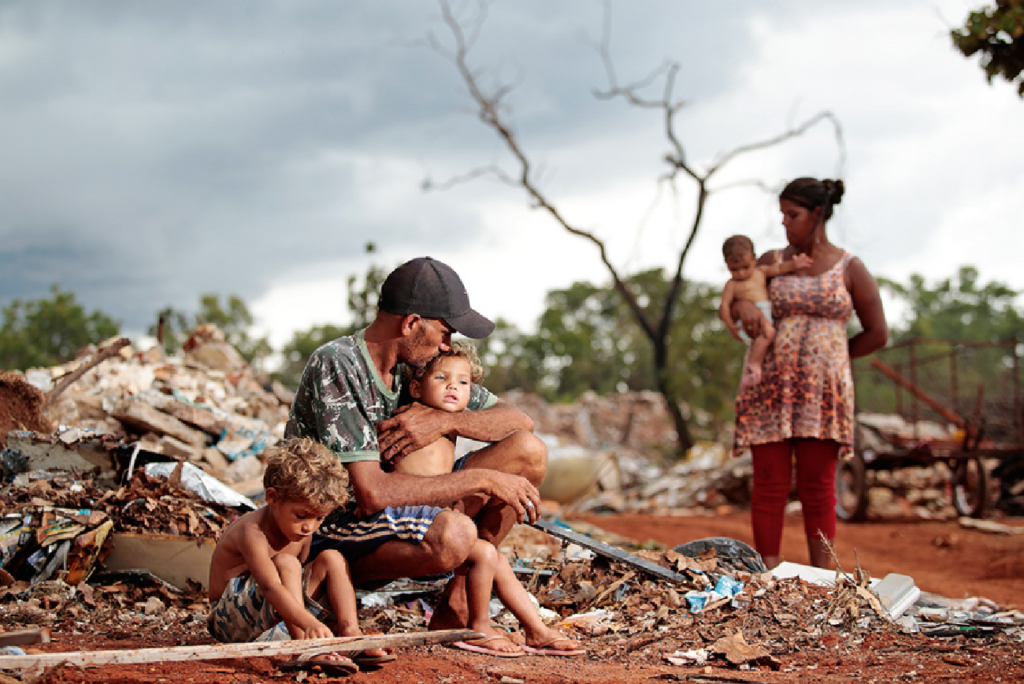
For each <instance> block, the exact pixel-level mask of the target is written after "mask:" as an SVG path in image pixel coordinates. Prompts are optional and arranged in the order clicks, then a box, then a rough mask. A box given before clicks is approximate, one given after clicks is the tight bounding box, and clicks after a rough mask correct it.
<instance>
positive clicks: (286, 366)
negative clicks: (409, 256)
mask: <svg viewBox="0 0 1024 684" xmlns="http://www.w3.org/2000/svg"><path fill="white" fill-rule="evenodd" d="M364 251H365V253H366V254H367V255H370V254H373V253H375V252H376V251H377V247H376V245H375V244H374V243H372V242H367V243H366V246H365V247H364ZM388 273H390V270H389V269H385V268H384V267H383V266H381V265H379V264H376V263H373V262H372V261H371V262H370V263H369V264H368V265H367V267H366V273H364V274H363V275H362V276H361V277H360V276H357V275H351V276H349V278H348V299H347V302H348V310H349V312H350V313H351V314H352V322H351V323H349V324H348V325H344V326H341V325H334V324H330V323H329V324H326V325H318V326H314V327H312V328H310V329H309V330H304V331H297V332H295V333H293V334H292V339H291V340H289V341H288V342H287V343H286V344H285V346H284V348H283V349H282V350H281V354H282V356H283V357H284V360H283V362H282V364H281V368H280V369H279V370H278V371H277V372H275V373H274V374H273V375H274V378H275V379H276V380H278V381H280V382H281V383H282V384H284V385H285V386H287V387H297V386H298V384H299V380H301V379H302V371H303V369H304V368H305V367H306V362H307V361H309V357H310V356H311V355H312V354H313V352H314V351H316V349H317V347H319V346H320V345H322V344H324V343H325V342H329V341H331V340H333V339H335V338H337V337H341V336H343V335H351V334H352V333H354V332H355V331H357V330H361V329H362V328H365V327H366V326H368V325H369V324H370V323H371V322H372V321H373V319H374V317H375V316H376V315H377V298H378V297H379V295H380V288H381V285H383V284H384V280H385V278H387V276H388Z"/></svg>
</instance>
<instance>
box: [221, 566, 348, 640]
mask: <svg viewBox="0 0 1024 684" xmlns="http://www.w3.org/2000/svg"><path fill="white" fill-rule="evenodd" d="M302 588H303V591H305V589H306V578H305V575H303V578H302ZM306 610H308V611H309V612H310V613H312V614H313V617H315V618H316V619H317V620H320V621H321V622H323V621H324V620H325V619H328V618H329V616H330V613H329V611H326V610H324V609H323V608H322V607H321V606H320V605H319V604H318V603H317V602H316V601H313V600H312V599H309V598H307V599H306ZM206 627H207V629H209V630H210V634H211V635H212V636H213V638H214V639H216V640H217V641H221V642H224V643H246V642H250V641H287V640H288V639H290V638H291V636H290V635H289V634H288V628H287V627H285V624H284V621H283V620H281V616H280V615H278V614H277V611H276V610H274V606H272V605H270V601H268V600H267V599H266V597H264V596H263V592H262V591H261V590H260V587H259V585H258V584H257V583H256V580H255V579H253V577H252V575H250V574H248V573H246V574H244V575H239V576H238V577H235V578H233V579H232V580H231V581H230V582H228V585H227V586H226V587H225V588H224V593H223V594H221V596H220V598H219V599H217V601H216V602H215V603H214V604H213V605H211V606H210V614H209V615H208V616H206Z"/></svg>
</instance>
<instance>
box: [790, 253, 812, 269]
mask: <svg viewBox="0 0 1024 684" xmlns="http://www.w3.org/2000/svg"><path fill="white" fill-rule="evenodd" d="M813 263H814V259H812V258H811V255H809V254H796V255H794V256H793V265H794V266H796V267H797V268H810V267H811V264H813Z"/></svg>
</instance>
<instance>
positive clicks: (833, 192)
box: [821, 179, 846, 205]
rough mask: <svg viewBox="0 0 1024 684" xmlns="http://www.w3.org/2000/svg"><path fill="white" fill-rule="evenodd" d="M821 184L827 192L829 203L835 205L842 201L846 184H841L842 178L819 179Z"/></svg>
mask: <svg viewBox="0 0 1024 684" xmlns="http://www.w3.org/2000/svg"><path fill="white" fill-rule="evenodd" d="M821 184H822V185H824V186H825V191H826V192H827V193H828V201H829V204H832V205H836V204H839V203H840V202H842V201H843V193H844V192H846V186H844V185H843V181H842V179H836V180H828V179H826V180H823V181H821Z"/></svg>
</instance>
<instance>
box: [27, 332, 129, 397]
mask: <svg viewBox="0 0 1024 684" xmlns="http://www.w3.org/2000/svg"><path fill="white" fill-rule="evenodd" d="M130 343H131V340H129V339H128V338H127V337H121V338H118V339H117V340H115V341H114V342H112V343H111V344H110V345H108V346H106V347H104V348H103V349H100V350H99V351H97V352H96V353H95V354H93V356H92V358H91V359H89V360H88V361H87V362H86V363H83V364H82V365H81V366H79V367H78V368H76V369H75V370H73V371H71V372H70V373H68V374H67V375H65V376H64V377H63V378H61V379H60V382H58V383H57V386H56V387H54V388H53V389H52V390H50V391H49V393H48V394H47V395H46V403H47V405H49V404H52V403H53V402H54V401H55V400H56V399H57V397H59V396H60V394H61V392H63V391H64V390H66V389H67V388H68V387H69V386H70V385H71V383H73V382H74V381H75V380H77V379H78V378H80V377H82V376H83V375H85V374H86V373H87V372H88V371H89V370H91V369H93V368H95V367H96V366H98V365H99V364H100V363H102V362H103V361H105V360H106V359H109V358H110V357H111V356H114V355H115V354H117V352H119V351H121V348H122V347H125V346H127V345H128V344H130Z"/></svg>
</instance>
